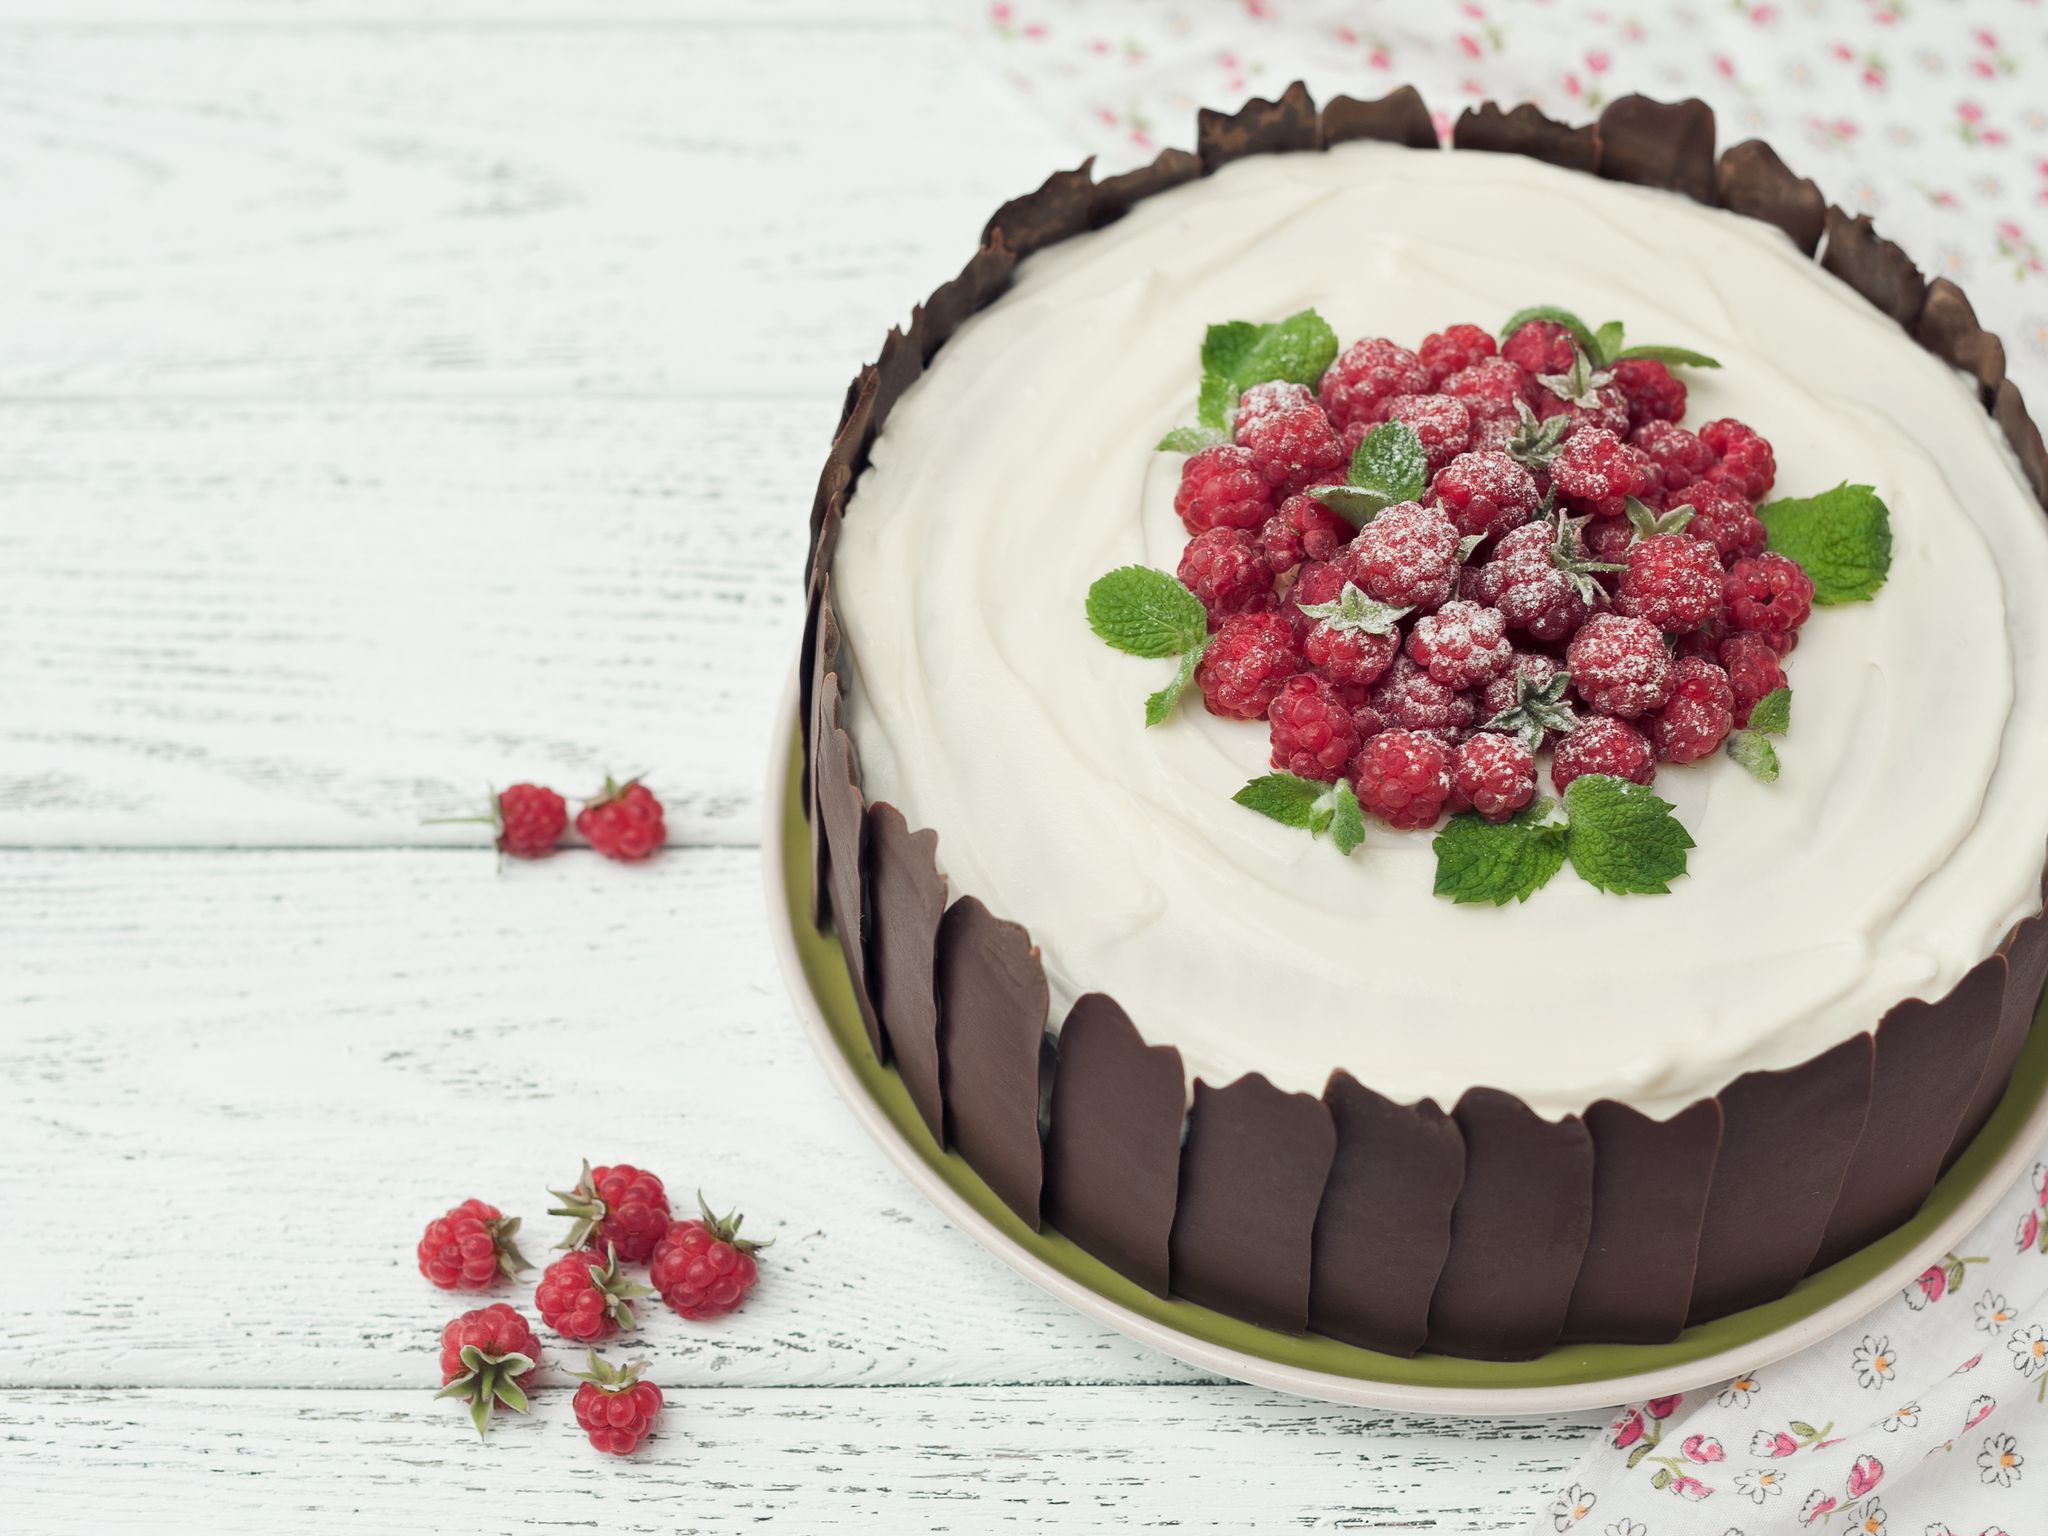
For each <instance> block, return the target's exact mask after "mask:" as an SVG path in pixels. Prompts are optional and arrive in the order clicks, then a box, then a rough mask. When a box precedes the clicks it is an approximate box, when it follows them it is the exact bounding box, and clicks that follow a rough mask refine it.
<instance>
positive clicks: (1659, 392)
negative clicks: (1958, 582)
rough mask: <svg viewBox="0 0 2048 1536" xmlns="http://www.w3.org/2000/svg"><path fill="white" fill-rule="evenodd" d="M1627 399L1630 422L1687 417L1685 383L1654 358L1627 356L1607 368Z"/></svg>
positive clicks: (1616, 385) (1635, 423) (1638, 424)
mask: <svg viewBox="0 0 2048 1536" xmlns="http://www.w3.org/2000/svg"><path fill="white" fill-rule="evenodd" d="M1608 372H1609V373H1611V374H1613V375H1614V387H1615V388H1616V389H1618V390H1620V391H1621V396H1622V399H1623V400H1625V401H1627V402H1628V424H1629V425H1630V426H1631V427H1641V426H1642V425H1644V423H1646V422H1652V421H1679V420H1681V419H1683V418H1684V416H1685V384H1684V382H1683V381H1682V380H1680V379H1679V378H1678V377H1677V376H1676V375H1674V374H1673V373H1672V371H1671V370H1670V369H1669V368H1667V367H1665V366H1664V365H1663V364H1662V363H1660V362H1658V361H1657V360H1656V359H1655V358H1653V357H1624V358H1622V359H1620V360H1619V361H1617V362H1616V363H1615V364H1614V366H1613V367H1612V368H1610V369H1609V370H1608Z"/></svg>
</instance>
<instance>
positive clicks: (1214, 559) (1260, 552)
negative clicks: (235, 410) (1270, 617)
mask: <svg viewBox="0 0 2048 1536" xmlns="http://www.w3.org/2000/svg"><path fill="white" fill-rule="evenodd" d="M1295 499H1296V500H1299V499H1300V498H1298V497H1297V498H1295ZM1179 574H1180V584H1181V585H1182V586H1184V587H1186V588H1187V589H1188V590H1189V591H1190V592H1192V593H1194V594H1195V596H1196V597H1198V598H1200V599H1201V600H1202V606H1203V608H1205V609H1207V610H1208V613H1209V627H1210V628H1211V629H1214V628H1215V627H1216V626H1217V625H1218V624H1221V623H1222V622H1223V621H1224V620H1225V619H1227V618H1229V617H1230V615H1231V614H1233V613H1256V612H1259V611H1261V610H1263V609H1267V608H1271V607H1272V606H1273V603H1274V597H1273V572H1272V568H1271V567H1270V566H1268V565H1267V564H1266V552H1265V549H1264V547H1263V546H1262V545H1261V543H1260V542H1259V540H1258V539H1257V538H1256V537H1255V536H1253V535H1252V534H1249V533H1246V532H1245V531H1244V530H1243V529H1242V528H1211V529H1210V530H1209V531H1208V532H1207V533H1198V534H1196V535H1195V536H1194V537H1193V538H1192V539H1189V540H1188V547H1187V548H1186V549H1185V550H1183V551H1182V552H1181V557H1180V573H1179Z"/></svg>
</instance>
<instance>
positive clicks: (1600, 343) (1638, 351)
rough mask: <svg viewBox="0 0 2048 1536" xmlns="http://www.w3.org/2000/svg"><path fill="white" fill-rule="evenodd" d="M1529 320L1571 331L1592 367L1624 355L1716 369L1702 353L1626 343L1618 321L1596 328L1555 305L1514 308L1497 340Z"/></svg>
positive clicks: (1604, 365)
mask: <svg viewBox="0 0 2048 1536" xmlns="http://www.w3.org/2000/svg"><path fill="white" fill-rule="evenodd" d="M1531 320H1549V321H1553V322H1554V323H1556V324H1558V325H1561V326H1563V327H1564V328H1565V329H1566V330H1567V331H1570V332H1571V335H1572V340H1574V341H1576V342H1577V343H1578V344H1579V346H1580V347H1581V348H1583V349H1584V351H1585V354H1586V356H1587V357H1589V358H1591V359H1592V362H1593V366H1594V367H1595V368H1611V367H1613V366H1614V365H1615V364H1616V363H1618V362H1620V361H1621V360H1622V359H1623V358H1625V357H1642V358H1649V359H1651V360H1653V361H1656V362H1660V363H1663V364H1664V365H1665V366H1666V367H1671V368H1718V367H1720V366H1721V365H1720V364H1719V363H1717V362H1715V361H1714V359H1713V358H1711V357H1709V356H1707V354H1706V353H1704V352H1695V351H1693V350H1692V349H1691V348H1690V347H1667V346H1656V345H1644V346H1636V347H1631V346H1628V345H1626V343H1627V340H1628V338H1627V336H1626V334H1625V333H1624V332H1623V330H1622V324H1621V322H1620V321H1619V320H1609V321H1608V322H1607V323H1606V324H1605V325H1603V326H1601V327H1600V328H1599V329H1598V330H1595V329H1593V327H1591V326H1590V325H1588V324H1586V322H1585V321H1583V320H1581V319H1580V318H1579V317H1578V316H1577V315H1575V314H1573V313H1572V312H1571V311H1570V310H1568V309H1560V308H1558V307H1557V306H1556V305H1555V304H1531V305H1530V306H1529V307H1528V308H1527V309H1518V310H1516V311H1515V312H1514V313H1513V314H1512V315H1509V316H1508V319H1507V324H1505V325H1503V326H1502V327H1501V328H1500V339H1501V340H1502V341H1506V340H1507V339H1508V338H1509V337H1510V336H1512V335H1514V334H1515V332H1516V331H1518V330H1520V329H1521V328H1522V327H1523V326H1525V325H1527V324H1528V323H1529V322H1530V321H1531Z"/></svg>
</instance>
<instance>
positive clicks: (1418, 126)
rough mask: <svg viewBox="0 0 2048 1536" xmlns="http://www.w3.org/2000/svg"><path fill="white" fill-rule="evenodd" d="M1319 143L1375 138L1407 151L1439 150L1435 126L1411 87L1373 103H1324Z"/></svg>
mask: <svg viewBox="0 0 2048 1536" xmlns="http://www.w3.org/2000/svg"><path fill="white" fill-rule="evenodd" d="M1321 126H1322V141H1323V147H1324V148H1325V149H1327V148H1328V147H1329V146H1330V145H1332V144H1348V143H1350V142H1351V141H1352V140H1353V139H1377V140H1379V141H1380V142H1381V143H1383V144H1405V145H1406V146H1407V147H1408V148H1410V149H1435V148H1437V147H1438V145H1437V138H1436V124H1435V123H1434V122H1432V121H1431V120H1430V116H1429V107H1428V104H1427V103H1425V102H1424V101H1423V99H1422V93H1421V92H1420V91H1418V90H1416V89H1415V87H1414V86H1412V85H1404V86H1402V87H1400V88H1399V89H1398V90H1392V91H1389V92H1387V94H1386V95H1384V96H1382V97H1380V98H1379V99H1378V100H1376V101H1359V100H1357V99H1355V98H1353V97H1350V96H1333V97H1331V98H1330V99H1329V100H1328V101H1326V102H1324V103H1323V115H1322V125H1321Z"/></svg>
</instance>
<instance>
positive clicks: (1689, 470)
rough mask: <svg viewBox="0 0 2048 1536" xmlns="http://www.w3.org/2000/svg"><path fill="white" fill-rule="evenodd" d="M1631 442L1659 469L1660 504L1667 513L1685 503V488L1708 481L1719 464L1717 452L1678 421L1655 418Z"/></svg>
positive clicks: (1633, 446) (1629, 439) (1630, 443)
mask: <svg viewBox="0 0 2048 1536" xmlns="http://www.w3.org/2000/svg"><path fill="white" fill-rule="evenodd" d="M1628 442H1629V446H1630V447H1631V448H1634V449H1636V450H1637V451H1638V452H1640V453H1642V454H1643V455H1644V456H1645V457H1647V458H1648V459H1649V460H1650V462H1651V463H1653V464H1655V465H1656V466H1657V496H1658V504H1659V506H1660V508H1661V509H1662V510H1664V511H1670V510H1672V509H1673V508H1675V507H1677V506H1678V505H1679V503H1681V502H1683V501H1684V500H1685V499H1686V498H1685V494H1684V492H1685V488H1686V487H1687V486H1689V485H1691V484H1693V483H1694V482H1695V481H1701V480H1704V479H1705V477H1706V473H1707V471H1708V470H1710V469H1712V468H1713V467H1714V465H1715V463H1716V462H1717V461H1716V459H1715V458H1714V450H1713V449H1711V448H1709V447H1708V446H1707V445H1706V444H1705V443H1703V442H1701V441H1700V440H1699V438H1698V437H1696V436H1694V435H1693V434H1692V433H1690V432H1688V431H1686V430H1685V428H1683V427H1681V426H1679V425H1678V424H1677V423H1675V422H1670V421H1663V420H1659V419H1655V418H1653V419H1651V420H1649V421H1646V422H1644V423H1643V424H1642V425H1641V426H1639V427H1637V428H1636V429H1635V430H1634V431H1633V432H1631V433H1629V435H1628Z"/></svg>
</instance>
